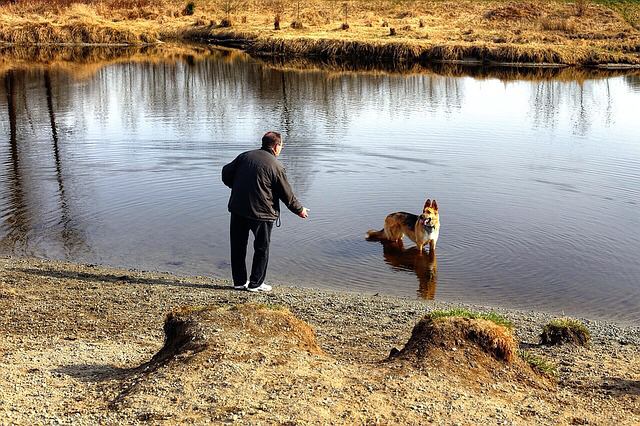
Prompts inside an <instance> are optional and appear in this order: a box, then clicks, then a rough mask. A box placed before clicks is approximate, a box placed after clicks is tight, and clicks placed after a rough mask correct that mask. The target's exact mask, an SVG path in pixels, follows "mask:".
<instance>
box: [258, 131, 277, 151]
mask: <svg viewBox="0 0 640 426" xmlns="http://www.w3.org/2000/svg"><path fill="white" fill-rule="evenodd" d="M281 143H282V136H280V133H278V132H267V133H265V134H264V136H263V137H262V147H263V148H274V147H275V146H276V145H280V144H281Z"/></svg>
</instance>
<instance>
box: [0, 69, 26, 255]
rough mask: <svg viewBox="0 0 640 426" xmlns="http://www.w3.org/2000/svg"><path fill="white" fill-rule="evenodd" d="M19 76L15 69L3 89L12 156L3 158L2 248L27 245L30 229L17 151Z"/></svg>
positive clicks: (9, 74) (8, 75)
mask: <svg viewBox="0 0 640 426" xmlns="http://www.w3.org/2000/svg"><path fill="white" fill-rule="evenodd" d="M16 80H17V77H16V72H15V71H12V70H10V71H8V72H7V73H6V74H5V76H4V91H5V95H6V99H7V118H8V121H9V158H8V160H5V161H4V165H5V170H6V182H7V189H6V191H7V192H8V195H6V196H3V197H2V198H3V199H4V200H5V203H6V205H5V206H4V211H3V212H2V216H3V221H4V224H3V225H4V226H3V227H5V228H6V230H5V235H3V236H2V240H1V241H0V244H1V245H2V246H3V247H6V246H10V247H13V246H14V245H18V244H20V245H26V236H27V233H28V232H29V219H28V214H27V213H28V212H27V209H26V200H25V193H24V188H23V179H22V176H21V175H20V154H19V150H18V106H17V87H16V86H17V81H16Z"/></svg>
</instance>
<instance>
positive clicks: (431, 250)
mask: <svg viewBox="0 0 640 426" xmlns="http://www.w3.org/2000/svg"><path fill="white" fill-rule="evenodd" d="M435 252H436V240H429V253H430V254H431V253H435Z"/></svg>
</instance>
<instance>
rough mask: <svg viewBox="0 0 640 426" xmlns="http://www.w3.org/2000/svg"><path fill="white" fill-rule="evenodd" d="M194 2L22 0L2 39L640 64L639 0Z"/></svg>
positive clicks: (6, 13)
mask: <svg viewBox="0 0 640 426" xmlns="http://www.w3.org/2000/svg"><path fill="white" fill-rule="evenodd" d="M188 3H189V2H187V1H176V0H160V1H157V2H152V1H150V0H131V1H127V0H94V1H91V0H85V1H82V2H71V1H67V0H64V1H63V0H58V1H52V2H49V1H46V2H45V1H44V0H16V1H15V2H11V3H5V4H4V5H2V6H0V42H5V43H22V44H33V43H128V44H132V43H153V42H157V41H168V40H179V39H191V40H204V41H208V42H212V43H224V44H232V45H234V46H241V47H245V48H247V49H248V50H249V51H251V52H252V53H254V54H261V55H283V56H287V57H309V56H313V57H317V58H323V59H328V58H353V57H359V58H367V59H368V60H370V61H372V62H375V61H380V60H386V61H392V62H396V63H397V62H429V61H479V62H500V63H504V62H507V63H532V64H548V63H551V64H567V65H598V64H627V65H640V31H639V30H638V28H640V2H637V1H630V0H629V1H628V0H599V1H597V2H595V1H586V2H578V3H573V2H568V1H567V2H565V1H559V0H558V1H552V0H543V1H536V2H527V1H515V2H514V1H504V0H488V1H472V0H467V1H451V0H442V1H435V0H433V1H418V0H415V1H410V0H406V1H393V0H377V1H354V0H350V1H345V2H336V1H333V0H310V1H306V2H298V1H294V0H269V1H267V0H264V1H258V0H247V1H239V0H201V1H197V0H195V1H193V2H192V3H193V8H190V7H187V6H188ZM580 5H582V6H580ZM276 21H277V22H278V25H279V27H280V29H279V30H276V29H275V25H274V24H275V22H276ZM345 23H346V24H348V25H343V24H345ZM392 29H393V30H394V31H393V32H394V33H395V35H391V30H392Z"/></svg>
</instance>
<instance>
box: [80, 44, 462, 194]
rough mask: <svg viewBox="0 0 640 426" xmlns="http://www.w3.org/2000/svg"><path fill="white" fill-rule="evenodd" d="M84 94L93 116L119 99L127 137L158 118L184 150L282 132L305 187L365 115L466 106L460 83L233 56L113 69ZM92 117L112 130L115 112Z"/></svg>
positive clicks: (291, 167)
mask: <svg viewBox="0 0 640 426" xmlns="http://www.w3.org/2000/svg"><path fill="white" fill-rule="evenodd" d="M82 87H83V89H82V90H83V92H84V93H83V97H84V98H85V99H94V102H95V103H94V104H93V105H87V106H90V108H93V110H94V111H95V110H96V109H99V108H104V105H105V104H107V102H105V99H106V98H108V97H109V96H111V99H117V100H118V103H119V105H118V108H120V121H121V123H122V126H123V127H124V130H125V131H126V132H128V131H131V132H132V133H135V132H136V130H137V128H138V127H140V126H141V124H140V123H142V122H144V121H145V120H147V118H148V117H154V118H162V120H164V122H163V123H160V125H163V126H168V127H169V128H170V129H171V131H172V132H174V134H175V136H173V137H174V138H175V139H177V140H178V141H182V142H183V143H186V142H189V141H193V139H194V138H197V137H198V136H201V134H200V135H199V134H198V132H200V133H202V132H203V130H204V132H205V133H206V135H207V136H208V137H210V138H211V139H213V140H214V141H216V142H220V144H223V143H231V144H233V143H236V144H237V143H238V142H239V143H241V144H242V143H246V142H247V140H246V138H251V140H254V141H255V144H256V146H257V145H258V144H259V138H260V136H261V135H262V133H263V132H264V131H266V130H269V129H274V130H279V131H281V132H282V133H283V134H284V136H285V140H286V144H287V147H286V150H285V153H284V156H283V160H284V161H285V163H286V165H287V170H288V172H289V174H290V175H291V176H292V177H293V180H295V182H296V186H297V187H299V188H304V187H306V186H307V185H308V179H309V177H310V175H311V174H310V171H311V169H312V168H313V162H314V161H315V158H316V153H315V152H314V151H315V150H320V149H322V150H327V149H335V147H336V146H338V145H339V144H340V139H341V135H344V134H346V133H347V132H348V129H349V127H350V126H351V123H352V122H353V121H354V120H357V118H358V117H359V116H360V115H361V114H363V113H367V112H370V111H375V112H376V113H381V112H382V113H386V114H389V115H390V116H391V117H404V116H406V114H409V113H414V112H415V110H416V109H419V108H427V109H430V110H432V109H437V108H441V109H443V110H445V111H448V110H451V109H452V108H458V107H459V106H460V105H461V103H462V94H463V92H462V86H461V82H460V80H459V79H458V78H455V77H442V76H437V75H414V76H410V77H406V76H402V75H387V74H374V75H364V76H363V75H358V74H349V73H347V74H333V73H330V72H326V71H307V72H302V71H293V70H274V69H272V68H269V67H268V66H266V65H265V64H264V63H262V62H258V61H255V60H251V59H249V58H248V57H247V56H246V55H243V54H238V53H237V52H231V51H218V52H217V53H214V54H213V55H211V56H210V57H207V58H206V59H202V58H198V59H196V58H193V57H184V58H183V60H180V61H167V62H152V61H150V62H147V63H130V64H120V65H114V66H112V67H109V68H106V69H103V70H101V71H99V72H98V73H97V74H96V76H95V77H94V78H93V81H92V83H91V84H86V85H83V86H82ZM86 111H89V109H87V108H86V107H85V113H86ZM94 116H96V117H102V122H103V123H104V124H103V125H106V120H107V118H108V114H105V113H104V112H100V113H99V114H97V113H96V114H94ZM126 132H125V133H126ZM159 134H162V133H161V132H159ZM248 135H249V136H248ZM161 137H163V136H161ZM167 137H168V136H167ZM216 145H218V144H216ZM214 149H215V148H214Z"/></svg>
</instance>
